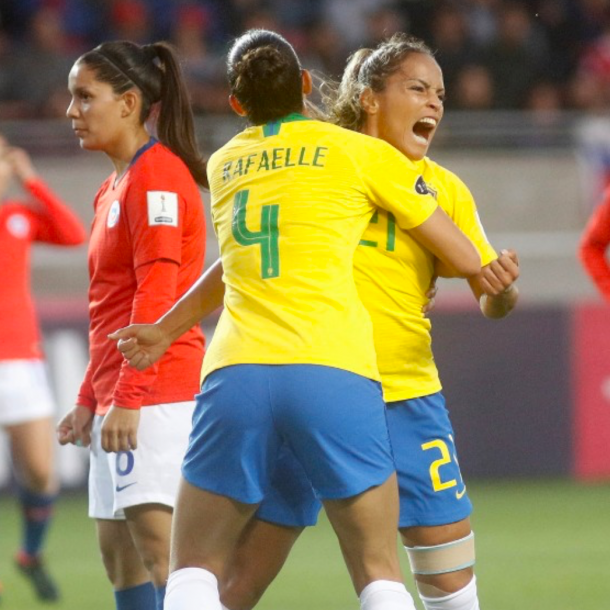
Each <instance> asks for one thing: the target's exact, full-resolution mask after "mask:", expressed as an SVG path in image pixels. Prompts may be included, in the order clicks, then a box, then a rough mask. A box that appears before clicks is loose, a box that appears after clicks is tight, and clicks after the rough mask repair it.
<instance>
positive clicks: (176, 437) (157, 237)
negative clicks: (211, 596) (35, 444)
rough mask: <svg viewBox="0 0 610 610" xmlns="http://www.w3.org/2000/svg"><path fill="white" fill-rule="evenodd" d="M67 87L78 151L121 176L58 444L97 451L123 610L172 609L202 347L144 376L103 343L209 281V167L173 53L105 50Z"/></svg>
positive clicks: (196, 340)
mask: <svg viewBox="0 0 610 610" xmlns="http://www.w3.org/2000/svg"><path fill="white" fill-rule="evenodd" d="M68 86H69V90H70V93H71V95H72V100H71V103H70V106H69V107H68V110H67V116H68V118H69V119H71V121H72V129H73V130H74V133H75V134H76V136H77V137H78V139H79V141H80V145H81V147H82V148H84V149H86V150H96V151H102V152H104V153H105V154H106V156H107V157H109V159H110V161H111V162H112V165H113V166H114V172H113V173H112V174H111V175H110V176H109V178H108V179H107V180H106V181H105V182H104V183H103V184H102V186H101V188H100V190H99V191H98V193H97V195H96V198H95V201H94V208H95V217H94V220H93V225H92V231H91V241H90V244H89V274H90V288H89V315H90V331H89V341H90V361H89V366H88V368H87V372H86V375H85V379H84V381H83V383H82V386H81V389H80V392H79V395H78V399H77V403H76V406H75V407H74V409H73V410H72V411H71V412H70V413H69V414H68V415H67V416H66V417H65V418H64V419H63V420H62V421H61V422H60V424H59V426H58V437H59V441H60V443H62V444H66V443H74V444H77V445H81V444H82V445H85V446H87V445H90V446H91V467H90V474H89V515H90V516H91V517H93V518H95V519H96V520H97V531H98V539H99V544H100V548H101V552H102V557H103V560H104V564H105V567H106V571H107V573H108V577H109V579H110V581H111V583H112V585H113V587H114V590H115V599H116V607H117V609H118V610H124V609H126V608H129V609H133V610H139V609H142V610H150V608H152V607H155V604H156V607H157V608H161V607H162V605H163V597H164V594H165V583H166V580H167V574H168V560H169V534H170V525H171V517H172V510H173V505H174V498H175V494H176V491H177V484H178V480H179V474H180V464H181V461H182V457H183V453H184V450H185V448H186V444H187V440H188V434H189V431H190V427H191V415H192V411H193V407H194V402H193V396H194V394H195V393H196V392H197V391H198V386H199V372H200V369H201V361H202V358H203V351H204V348H203V345H204V339H203V334H202V332H201V329H200V328H199V327H198V326H195V327H193V328H192V329H191V330H190V331H188V332H187V333H186V334H185V335H184V336H183V337H182V338H181V340H180V341H179V342H177V343H175V344H174V345H173V346H172V349H171V350H168V352H167V353H166V354H165V356H164V358H163V359H161V360H160V361H159V362H158V363H157V365H156V366H155V367H153V368H151V369H149V370H147V371H145V372H138V371H136V370H135V369H133V368H131V367H129V366H128V365H126V363H125V362H124V361H123V359H122V357H121V354H120V353H119V352H117V350H116V349H115V347H114V344H113V343H112V342H111V341H109V340H108V339H107V335H108V333H109V332H111V331H112V330H114V329H115V328H116V327H117V324H119V325H121V324H129V323H133V322H137V321H139V322H151V321H154V320H156V319H157V318H158V317H159V316H160V315H161V314H162V313H163V312H165V311H166V310H167V309H168V308H169V306H170V305H171V304H173V303H174V301H175V300H176V299H177V298H179V297H180V296H181V295H182V294H184V293H185V292H186V291H187V290H188V288H189V287H190V286H191V284H193V282H194V281H195V280H196V279H197V278H198V277H199V275H200V273H201V270H202V268H203V260H204V249H205V220H204V212H203V205H202V201H201V197H200V193H199V190H198V185H199V186H207V179H206V175H205V169H206V168H205V163H204V161H203V160H202V159H201V157H200V154H199V152H198V150H197V145H196V141H195V136H194V129H193V118H192V112H191V108H190V105H189V102H188V96H187V91H186V88H185V84H184V80H183V77H182V73H181V71H180V68H179V64H178V61H177V57H176V55H175V52H174V51H173V49H172V48H171V47H170V46H168V45H166V44H165V43H155V44H151V45H144V46H139V45H137V44H134V43H130V42H108V43H104V44H102V45H100V46H98V47H96V48H95V49H93V50H92V51H89V52H88V53H85V54H84V55H82V56H81V57H80V58H79V59H78V60H77V61H76V63H75V64H74V66H73V68H72V70H71V71H70V75H69V81H68ZM153 120H154V122H155V127H156V134H157V135H156V137H152V136H151V133H150V132H149V129H148V126H149V125H150V124H151V123H152V122H153Z"/></svg>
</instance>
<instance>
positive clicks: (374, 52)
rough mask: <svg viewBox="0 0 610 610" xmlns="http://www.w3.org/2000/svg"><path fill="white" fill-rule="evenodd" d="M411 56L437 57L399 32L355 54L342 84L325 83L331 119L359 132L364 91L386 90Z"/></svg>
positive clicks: (323, 88)
mask: <svg viewBox="0 0 610 610" xmlns="http://www.w3.org/2000/svg"><path fill="white" fill-rule="evenodd" d="M412 53H421V54H423V55H429V56H430V57H434V53H433V51H432V50H431V49H430V47H428V46H427V45H426V43H424V41H423V40H420V39H419V38H416V37H415V36H409V35H407V34H403V33H402V32H399V33H397V34H394V35H393V36H392V37H391V38H388V39H387V40H384V41H383V42H381V43H379V44H378V45H377V46H376V47H375V48H374V49H360V50H358V51H356V52H355V53H353V54H352V55H351V56H350V57H349V59H348V61H347V65H346V67H345V71H344V72H343V77H342V78H341V83H340V84H338V85H337V84H333V83H331V82H327V83H324V85H323V87H322V92H323V97H324V103H325V105H326V108H327V112H328V117H329V120H330V121H331V122H333V123H335V124H337V125H341V127H346V128H347V129H352V130H355V131H358V130H360V128H361V127H362V125H363V124H364V119H365V112H364V110H363V108H362V105H361V103H360V96H361V95H362V92H363V91H364V89H365V88H367V87H370V88H371V89H372V90H373V91H375V92H379V91H383V90H384V89H385V86H386V82H387V79H388V77H390V76H392V74H395V73H396V72H397V71H398V70H399V69H400V66H401V64H402V62H403V61H404V60H405V58H406V57H408V56H409V55H411V54H412Z"/></svg>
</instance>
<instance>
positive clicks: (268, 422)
mask: <svg viewBox="0 0 610 610" xmlns="http://www.w3.org/2000/svg"><path fill="white" fill-rule="evenodd" d="M196 402H197V406H196V409H195V414H194V416H193V430H192V432H191V438H190V442H189V447H188V449H187V452H186V455H185V458H184V462H183V465H182V474H183V476H184V478H185V479H186V480H187V481H188V482H189V483H191V484H192V485H194V486H196V487H199V488H201V489H205V490H207V491H211V492H213V493H217V494H221V495H224V496H228V497H231V498H233V499H235V500H237V501H239V502H243V503H248V504H250V503H252V504H254V503H259V502H261V500H262V499H263V498H264V497H265V495H266V494H267V492H268V490H269V489H270V487H271V479H272V477H273V475H274V472H275V470H276V466H277V464H278V459H279V458H280V448H281V447H282V445H284V444H285V445H286V446H287V447H288V448H290V450H291V451H292V452H293V453H294V456H295V458H296V460H297V461H298V462H299V464H300V465H301V467H302V469H303V471H304V473H305V475H306V477H307V478H308V479H309V481H310V482H311V486H312V488H313V490H314V491H315V494H316V495H317V496H318V497H319V498H321V499H340V498H349V497H352V496H355V495H357V494H359V493H362V492H363V491H365V490H367V489H369V488H371V487H374V486H376V485H380V484H381V483H383V482H384V481H386V480H387V479H388V477H389V476H390V475H391V474H392V473H393V472H394V461H393V456H392V451H391V447H390V440H389V433H388V429H387V423H386V418H385V408H384V403H383V398H382V394H381V386H380V384H379V383H378V382H376V381H372V380H370V379H367V378H365V377H362V376H360V375H356V374H354V373H351V372H349V371H344V370H342V369H337V368H332V367H326V366H317V365H309V364H290V365H259V364H240V365H234V366H228V367H225V368H222V369H219V370H216V371H214V372H213V373H211V374H210V375H209V376H208V377H207V378H206V379H205V381H204V384H203V388H202V391H201V393H200V394H199V395H198V396H197V397H196Z"/></svg>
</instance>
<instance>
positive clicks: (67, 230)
mask: <svg viewBox="0 0 610 610" xmlns="http://www.w3.org/2000/svg"><path fill="white" fill-rule="evenodd" d="M24 186H25V188H26V189H27V190H28V192H29V193H30V195H31V196H32V197H33V199H34V201H35V202H36V203H37V204H38V209H35V210H34V213H35V216H36V218H37V219H38V224H37V227H36V234H35V237H34V239H35V240H36V241H41V242H46V243H50V244H55V245H60V246H78V245H80V244H82V243H83V242H84V241H85V239H86V238H87V233H86V231H85V228H84V226H83V224H82V222H81V221H80V219H79V218H78V216H77V215H76V214H75V213H74V212H73V211H72V210H71V209H70V208H69V207H68V206H67V205H66V204H65V203H64V202H63V201H62V200H61V199H59V197H57V195H55V193H53V191H51V189H50V188H49V187H48V186H47V185H46V184H45V183H44V182H43V181H42V180H40V179H35V180H29V181H27V182H26V183H25V185H24Z"/></svg>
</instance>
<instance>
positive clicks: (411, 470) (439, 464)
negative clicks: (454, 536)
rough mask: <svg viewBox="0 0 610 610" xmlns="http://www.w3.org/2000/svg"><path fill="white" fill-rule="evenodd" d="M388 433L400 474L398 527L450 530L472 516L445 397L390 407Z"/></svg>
mask: <svg viewBox="0 0 610 610" xmlns="http://www.w3.org/2000/svg"><path fill="white" fill-rule="evenodd" d="M387 418H388V428H389V430H390V438H391V439H392V449H393V451H394V459H395V461H396V471H397V473H398V487H399V491H400V521H399V524H400V527H411V526H415V525H425V526H432V525H446V524H448V523H454V522H455V521H461V520H462V519H465V518H466V517H468V515H470V513H471V512H472V504H471V502H470V499H469V498H468V494H467V493H466V485H465V484H464V481H463V479H462V474H461V472H460V466H459V463H458V458H457V452H456V448H455V441H454V432H453V427H452V426H451V422H450V421H449V413H448V411H447V409H446V407H445V398H444V397H443V395H442V393H441V392H437V393H436V394H431V395H429V396H423V397H421V398H412V399H411V400H402V401H399V402H391V403H388V405H387Z"/></svg>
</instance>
